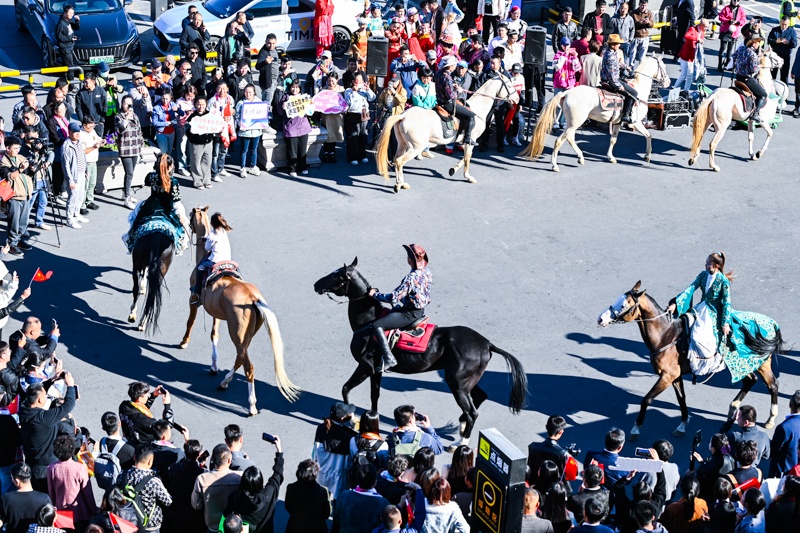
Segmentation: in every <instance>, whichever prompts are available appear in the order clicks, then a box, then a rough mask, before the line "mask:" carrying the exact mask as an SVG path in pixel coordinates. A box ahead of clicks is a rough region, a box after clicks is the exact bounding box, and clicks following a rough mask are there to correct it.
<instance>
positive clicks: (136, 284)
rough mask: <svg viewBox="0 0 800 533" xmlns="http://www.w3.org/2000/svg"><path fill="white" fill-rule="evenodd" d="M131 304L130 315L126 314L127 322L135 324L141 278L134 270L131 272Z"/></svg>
mask: <svg viewBox="0 0 800 533" xmlns="http://www.w3.org/2000/svg"><path fill="white" fill-rule="evenodd" d="M132 277H133V304H132V305H131V310H130V313H128V322H130V323H131V324H133V323H134V322H136V301H137V300H138V299H139V294H141V293H140V292H139V284H140V283H141V278H140V277H139V272H137V271H136V270H134V271H133V276H132Z"/></svg>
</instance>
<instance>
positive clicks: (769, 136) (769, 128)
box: [753, 122, 772, 159]
mask: <svg viewBox="0 0 800 533" xmlns="http://www.w3.org/2000/svg"><path fill="white" fill-rule="evenodd" d="M761 127H762V129H763V130H764V132H765V133H766V134H767V139H766V140H765V141H764V146H762V147H761V150H759V151H758V152H756V155H755V157H754V158H753V159H758V158H760V157H761V156H762V155H764V152H766V151H767V146H769V141H770V140H771V139H772V126H771V125H770V124H768V123H766V122H762V123H761Z"/></svg>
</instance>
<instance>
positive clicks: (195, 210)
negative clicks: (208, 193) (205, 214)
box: [190, 207, 211, 246]
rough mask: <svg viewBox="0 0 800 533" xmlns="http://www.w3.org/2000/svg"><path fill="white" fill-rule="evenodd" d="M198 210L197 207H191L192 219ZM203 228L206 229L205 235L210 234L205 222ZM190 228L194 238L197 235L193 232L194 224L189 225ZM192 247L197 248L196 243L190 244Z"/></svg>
mask: <svg viewBox="0 0 800 533" xmlns="http://www.w3.org/2000/svg"><path fill="white" fill-rule="evenodd" d="M198 209H199V208H197V207H193V208H192V211H191V215H192V217H194V214H195V212H197V210H198ZM201 219H202V217H201ZM203 227H205V228H206V235H207V234H209V233H211V228H209V227H208V223H207V222H206V221H205V220H204V221H203ZM190 228H191V230H192V237H195V236H196V235H197V232H196V231H195V230H194V224H190ZM190 242H191V241H190ZM192 246H197V241H194V242H192Z"/></svg>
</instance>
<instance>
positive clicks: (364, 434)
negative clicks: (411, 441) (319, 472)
mask: <svg viewBox="0 0 800 533" xmlns="http://www.w3.org/2000/svg"><path fill="white" fill-rule="evenodd" d="M380 425H381V417H380V414H378V412H377V411H372V410H369V411H365V412H364V414H362V415H361V419H360V420H359V424H358V430H359V434H358V435H357V436H355V437H353V438H352V439H350V460H351V465H352V466H351V467H350V470H351V473H352V470H353V469H354V468H355V467H356V466H357V465H359V464H366V463H372V464H374V465H375V467H376V468H377V469H378V471H379V472H380V471H381V470H382V469H384V468H386V463H387V462H388V460H389V444H388V443H387V442H386V441H385V440H383V439H382V438H381V436H380Z"/></svg>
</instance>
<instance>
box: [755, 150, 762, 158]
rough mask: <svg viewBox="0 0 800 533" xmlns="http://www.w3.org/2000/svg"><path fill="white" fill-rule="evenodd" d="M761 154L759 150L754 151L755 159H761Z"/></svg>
mask: <svg viewBox="0 0 800 533" xmlns="http://www.w3.org/2000/svg"><path fill="white" fill-rule="evenodd" d="M761 155H762V152H761V151H758V152H756V159H761Z"/></svg>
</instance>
